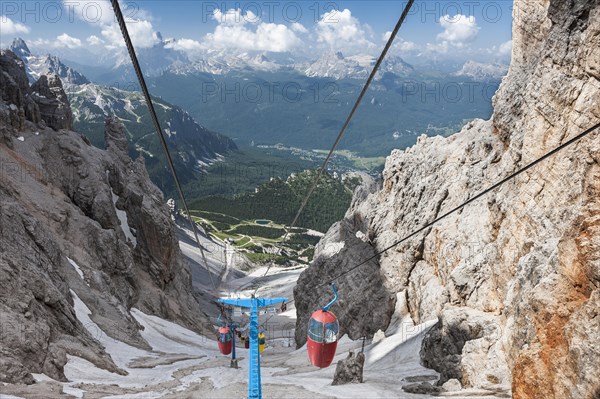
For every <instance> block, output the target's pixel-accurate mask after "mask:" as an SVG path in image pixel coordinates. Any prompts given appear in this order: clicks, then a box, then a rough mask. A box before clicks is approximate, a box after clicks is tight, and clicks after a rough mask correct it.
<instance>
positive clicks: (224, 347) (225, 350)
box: [219, 327, 232, 355]
mask: <svg viewBox="0 0 600 399" xmlns="http://www.w3.org/2000/svg"><path fill="white" fill-rule="evenodd" d="M231 346H232V340H231V331H230V330H229V327H219V350H220V351H221V353H222V354H223V355H229V354H230V353H231Z"/></svg>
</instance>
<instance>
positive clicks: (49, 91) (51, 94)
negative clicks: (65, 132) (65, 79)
mask: <svg viewBox="0 0 600 399" xmlns="http://www.w3.org/2000/svg"><path fill="white" fill-rule="evenodd" d="M31 98H32V99H33V101H34V102H35V103H36V104H37V105H38V108H39V112H40V116H41V119H42V120H44V122H46V125H48V126H50V127H51V128H52V129H54V130H60V129H71V128H72V127H73V113H72V112H71V105H70V104H69V99H68V98H67V95H66V93H65V91H64V89H63V86H62V82H61V80H60V77H59V76H58V75H50V76H46V75H42V76H40V78H39V79H38V81H37V82H35V83H34V84H33V85H32V86H31Z"/></svg>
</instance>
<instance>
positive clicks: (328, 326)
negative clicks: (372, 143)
mask: <svg viewBox="0 0 600 399" xmlns="http://www.w3.org/2000/svg"><path fill="white" fill-rule="evenodd" d="M339 330H340V326H339V323H338V320H337V317H335V315H334V314H333V313H331V312H329V311H326V310H317V311H316V312H314V313H313V314H312V316H311V318H310V320H309V322H308V338H307V346H308V358H309V359H310V362H311V363H312V365H313V366H316V367H320V368H325V367H329V365H330V364H331V362H332V361H333V358H334V357H335V350H336V349H337V338H338V332H339Z"/></svg>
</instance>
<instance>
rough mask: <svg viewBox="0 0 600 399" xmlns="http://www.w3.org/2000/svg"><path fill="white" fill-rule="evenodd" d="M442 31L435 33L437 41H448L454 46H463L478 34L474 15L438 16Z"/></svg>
mask: <svg viewBox="0 0 600 399" xmlns="http://www.w3.org/2000/svg"><path fill="white" fill-rule="evenodd" d="M440 25H441V26H442V28H444V31H443V32H442V33H440V34H438V35H437V40H438V42H441V43H442V44H444V43H448V44H450V45H452V46H455V47H464V46H465V45H466V44H467V43H469V42H472V41H473V40H475V38H476V37H477V35H478V34H479V29H480V28H479V26H477V21H476V20H475V17H474V16H466V15H462V14H457V15H455V16H453V17H450V16H449V15H445V16H443V17H441V18H440Z"/></svg>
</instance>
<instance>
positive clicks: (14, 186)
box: [0, 52, 212, 383]
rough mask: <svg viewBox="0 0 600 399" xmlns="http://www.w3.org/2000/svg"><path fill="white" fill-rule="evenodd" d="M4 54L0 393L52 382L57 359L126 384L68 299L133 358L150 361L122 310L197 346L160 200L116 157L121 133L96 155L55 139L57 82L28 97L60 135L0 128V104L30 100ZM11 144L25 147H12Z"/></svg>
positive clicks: (80, 144)
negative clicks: (135, 352)
mask: <svg viewBox="0 0 600 399" xmlns="http://www.w3.org/2000/svg"><path fill="white" fill-rule="evenodd" d="M6 54H8V55H5V53H4V52H3V53H2V55H1V56H0V66H1V67H2V68H1V69H0V74H1V76H3V77H4V79H5V80H4V82H9V83H10V87H7V86H2V101H0V131H1V132H2V133H3V137H8V139H9V141H10V142H11V143H13V144H14V145H13V150H7V149H6V148H5V147H4V146H0V164H1V165H3V170H2V172H3V174H2V176H1V178H0V381H2V382H11V383H16V382H24V383H33V382H34V380H33V378H32V375H31V374H32V373H45V374H47V375H49V376H50V377H52V378H54V379H56V380H59V381H64V380H65V375H64V372H63V367H64V365H65V362H66V359H67V358H66V356H67V355H71V356H78V357H81V358H84V359H86V360H88V361H90V362H91V363H93V364H95V365H96V366H98V367H100V368H103V369H106V370H108V371H110V372H114V373H118V374H125V373H126V372H125V371H123V370H121V369H119V368H118V367H117V366H116V365H115V364H114V362H113V361H112V359H111V357H110V356H109V355H108V354H107V353H106V352H105V350H104V348H103V347H102V345H101V344H100V343H99V342H98V341H97V340H96V337H97V335H96V334H98V333H99V332H98V330H97V329H92V330H88V328H89V327H90V326H83V325H82V324H81V322H80V321H79V320H78V319H77V317H76V313H75V310H74V296H75V295H77V297H79V298H80V299H81V300H82V301H83V302H84V303H85V304H86V306H87V307H88V308H89V309H90V310H91V312H92V314H91V316H90V317H91V319H92V320H93V321H94V322H95V323H96V324H97V325H98V327H99V328H100V329H101V330H102V332H103V333H105V334H107V335H108V336H110V337H112V338H114V339H118V340H120V341H123V342H126V343H128V344H130V345H133V346H136V347H139V348H144V349H151V348H150V346H149V345H148V343H147V342H146V341H145V340H144V339H143V338H142V336H141V334H140V332H139V331H140V329H141V328H142V327H141V326H140V325H139V324H138V323H137V321H136V320H135V318H134V317H133V316H132V315H131V313H130V309H131V308H132V307H136V308H138V309H140V310H141V311H143V312H145V313H147V314H153V315H156V316H159V317H162V318H165V319H169V320H172V321H175V322H178V323H180V324H182V325H183V326H185V327H188V328H191V329H193V330H195V331H197V332H200V333H204V334H206V335H209V333H210V332H211V331H212V325H211V324H210V323H209V318H208V316H207V315H206V314H205V313H204V312H203V308H202V307H201V306H200V304H199V303H198V301H197V300H196V299H195V297H194V293H193V289H192V284H191V278H190V272H189V270H188V268H187V266H186V265H184V263H183V261H182V257H181V253H180V251H179V247H178V240H177V238H176V235H175V230H174V225H173V223H172V222H171V219H170V216H169V211H168V208H167V206H166V204H165V200H164V198H163V196H162V193H161V192H160V191H159V190H158V188H156V186H154V185H153V184H152V183H151V181H150V179H149V177H148V174H147V173H146V170H145V166H144V162H143V159H142V160H137V161H133V160H131V159H130V158H129V157H128V156H126V153H125V154H124V153H123V151H122V149H123V145H122V144H123V141H124V140H125V136H124V134H123V130H122V128H119V126H117V125H116V122H115V121H108V124H107V130H108V132H107V135H109V136H111V137H112V138H113V140H114V142H115V143H119V145H113V146H111V147H110V148H109V149H108V151H102V150H100V149H97V148H95V147H92V146H90V145H89V144H88V143H86V142H85V141H84V140H83V139H82V137H81V136H80V135H79V134H77V133H75V132H72V131H69V130H66V129H64V128H65V127H68V112H67V111H66V110H65V109H64V107H66V106H68V102H66V103H65V102H62V97H63V96H64V92H63V91H62V89H61V86H60V80H58V78H57V77H52V78H50V79H46V80H44V79H40V81H38V83H39V85H38V86H36V87H38V88H39V87H41V86H44V85H47V87H48V89H49V90H50V91H51V92H52V93H53V94H55V95H56V97H55V98H54V100H53V101H52V102H51V104H53V105H52V106H56V108H54V110H53V111H51V109H50V108H43V107H41V108H40V112H41V114H42V117H43V118H45V119H43V120H46V121H47V122H48V123H49V124H50V123H54V126H53V127H54V128H55V129H62V130H59V131H54V130H51V129H47V128H44V127H43V124H42V123H40V124H39V125H37V126H36V125H35V124H34V123H33V122H35V120H34V119H35V108H33V112H28V113H27V116H28V117H29V118H31V119H32V120H26V121H25V123H23V124H20V125H19V126H13V125H11V124H10V118H11V115H12V114H14V112H13V110H12V109H11V107H10V104H7V103H6V102H5V98H9V99H11V101H16V100H18V99H19V98H20V97H19V95H22V93H23V91H25V92H29V90H31V89H28V88H27V87H24V88H22V87H20V86H19V85H20V83H19V82H23V77H24V70H23V68H21V67H20V66H19V64H18V60H15V59H14V57H11V56H10V54H9V52H6ZM13 74H16V76H12V75H13ZM7 77H9V78H10V79H8V78H7ZM38 93H39V92H38ZM32 98H34V99H35V98H36V97H35V96H32ZM37 104H38V105H39V104H40V103H39V102H38V103H37ZM13 108H17V110H20V111H22V112H23V108H22V107H21V108H18V107H17V106H16V104H13ZM63 111H64V112H63ZM49 112H51V113H52V114H49ZM61 115H62V116H61ZM23 116H25V112H23ZM34 129H35V130H34ZM4 132H7V134H8V136H4ZM38 132H39V134H34V133H38ZM17 134H18V135H22V136H24V137H26V144H25V145H24V144H19V141H17V140H13V139H12V138H14V136H16V135H17ZM125 145H126V141H125ZM15 154H17V155H16V156H15ZM6 165H8V166H6ZM68 258H69V259H71V260H73V261H74V262H76V263H77V264H78V265H79V268H80V269H81V271H82V273H83V278H81V277H80V276H79V274H78V273H77V271H76V270H75V269H74V267H73V266H72V265H71V264H70V262H69V261H68Z"/></svg>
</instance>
